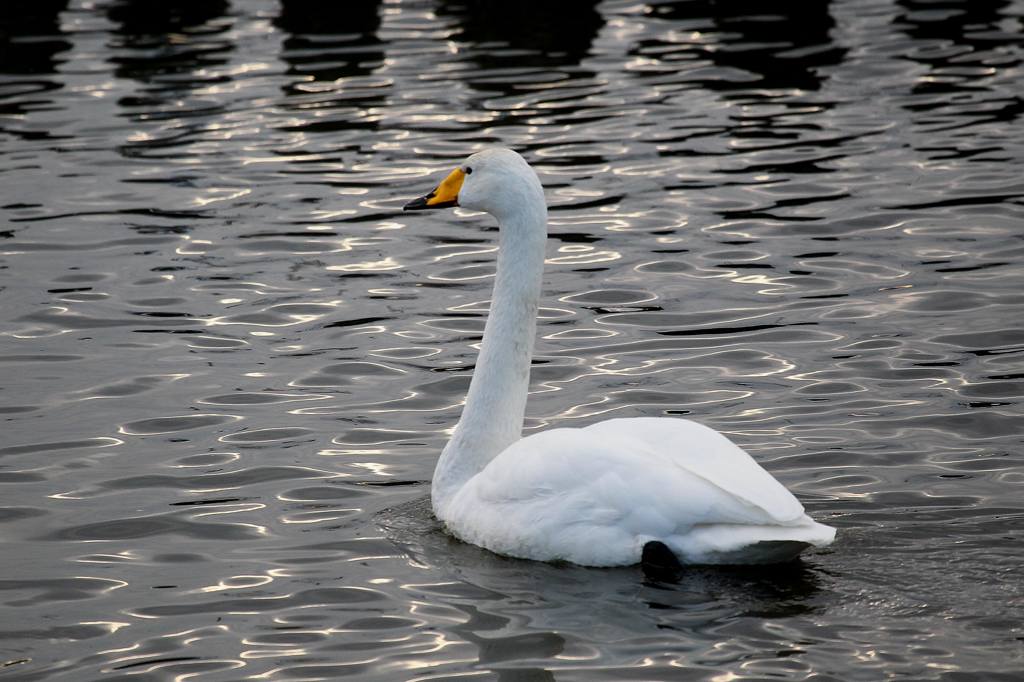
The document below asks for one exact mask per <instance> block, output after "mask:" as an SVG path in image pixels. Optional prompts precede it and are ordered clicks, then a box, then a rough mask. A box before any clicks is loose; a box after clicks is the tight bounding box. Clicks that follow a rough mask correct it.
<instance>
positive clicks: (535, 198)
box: [403, 148, 544, 220]
mask: <svg viewBox="0 0 1024 682" xmlns="http://www.w3.org/2000/svg"><path fill="white" fill-rule="evenodd" d="M538 202H539V204H540V205H541V206H542V207H543V205H544V190H543V188H542V187H541V184H540V180H539V179H538V178H537V174H536V173H535V172H534V171H533V169H532V168H530V166H529V165H528V164H527V163H526V161H525V160H524V159H523V157H521V156H520V155H519V154H517V153H516V152H514V151H512V150H511V149H502V148H495V149H485V150H484V151H481V152H477V153H476V154H473V155H471V156H470V157H469V158H467V159H466V160H465V161H463V162H462V163H461V164H460V165H459V166H458V167H457V168H455V170H453V171H452V172H451V173H449V174H448V177H446V178H445V179H444V180H442V181H441V184H439V185H438V186H437V187H436V188H435V189H434V190H433V191H431V192H430V193H428V194H425V195H424V196H422V197H420V198H418V199H414V200H412V201H410V202H409V203H408V204H406V205H405V206H404V207H403V210H406V211H422V210H426V209H432V208H447V207H449V206H462V207H464V208H468V209H470V210H472V211H483V212H484V213H490V214H491V215H493V216H495V217H496V218H498V219H499V220H501V219H502V217H504V216H510V215H514V214H517V213H522V212H523V211H525V210H528V209H529V208H531V207H534V206H536V205H537V204H538Z"/></svg>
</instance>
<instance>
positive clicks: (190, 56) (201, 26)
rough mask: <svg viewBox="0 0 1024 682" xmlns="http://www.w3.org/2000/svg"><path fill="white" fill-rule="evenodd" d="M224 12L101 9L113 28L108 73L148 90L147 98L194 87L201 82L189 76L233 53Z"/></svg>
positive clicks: (200, 2) (205, 6) (181, 5)
mask: <svg viewBox="0 0 1024 682" xmlns="http://www.w3.org/2000/svg"><path fill="white" fill-rule="evenodd" d="M227 11H228V2H227V0H170V1H168V2H159V3H150V2H144V1H142V0H118V1H117V2H115V3H113V4H111V5H110V6H109V7H108V8H107V17H108V18H109V19H110V20H111V21H113V22H115V23H116V24H117V27H116V28H115V29H114V32H115V35H116V36H117V37H116V38H115V39H114V40H113V41H112V42H111V47H113V48H114V51H115V53H116V54H115V56H114V57H112V58H111V59H110V61H111V62H112V63H113V64H115V70H114V73H115V74H116V75H117V76H118V77H121V78H131V79H133V80H137V81H141V82H143V83H148V84H150V88H149V90H150V91H151V92H152V91H161V90H176V91H180V90H182V89H188V88H195V87H199V86H200V85H202V84H203V83H204V82H206V79H205V78H203V77H201V76H199V75H197V74H196V73H195V72H196V71H198V70H199V69H201V68H204V67H209V66H213V65H218V64H224V63H226V62H227V53H228V52H229V51H230V50H232V49H233V43H232V42H231V41H230V40H229V39H228V37H227V36H226V35H225V33H226V31H227V30H228V28H229V27H230V20H229V19H228V18H227V17H226V16H225V15H226V14H227ZM128 103H130V100H129V101H128Z"/></svg>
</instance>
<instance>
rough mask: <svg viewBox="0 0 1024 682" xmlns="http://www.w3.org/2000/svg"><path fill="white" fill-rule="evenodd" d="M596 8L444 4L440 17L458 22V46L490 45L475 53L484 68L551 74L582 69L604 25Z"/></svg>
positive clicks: (584, 1) (543, 1) (581, 2)
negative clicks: (547, 70)
mask: <svg viewBox="0 0 1024 682" xmlns="http://www.w3.org/2000/svg"><path fill="white" fill-rule="evenodd" d="M596 4H597V3H596V2H594V0H564V1H562V2H551V0H520V1H519V2H503V1H501V0H482V1H477V2H473V1H466V0H441V2H440V4H439V6H438V9H437V14H438V15H439V16H448V17H453V18H455V19H457V20H458V22H459V30H458V33H456V34H455V35H454V36H452V38H453V39H454V40H458V41H464V42H468V43H472V44H474V45H476V46H478V47H481V46H483V45H485V44H486V45H487V48H486V49H481V50H478V51H476V52H475V53H474V59H476V60H477V61H478V62H479V63H480V64H481V66H484V67H499V66H516V67H524V66H532V67H548V68H551V67H557V66H568V65H574V64H579V63H580V61H582V59H583V58H584V57H586V56H587V54H588V53H589V51H590V46H591V43H592V42H593V40H594V37H595V36H596V35H597V32H598V31H599V30H600V28H601V26H603V25H604V19H603V18H602V17H601V15H600V14H599V13H598V11H597V9H595V7H594V5H596ZM493 43H496V44H493Z"/></svg>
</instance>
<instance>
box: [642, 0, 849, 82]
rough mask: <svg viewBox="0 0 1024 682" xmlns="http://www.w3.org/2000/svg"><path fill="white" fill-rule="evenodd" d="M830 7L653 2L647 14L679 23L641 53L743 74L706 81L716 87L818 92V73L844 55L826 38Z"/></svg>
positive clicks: (754, 0)
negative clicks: (697, 61) (704, 62)
mask: <svg viewBox="0 0 1024 682" xmlns="http://www.w3.org/2000/svg"><path fill="white" fill-rule="evenodd" d="M829 4H830V3H829V2H798V1H786V0H774V1H772V2H759V1H758V0H732V1H730V2H716V0H682V1H672V2H652V3H649V5H648V9H647V11H648V14H650V15H651V16H654V17H657V18H660V19H667V20H671V21H673V22H681V25H680V26H679V27H678V30H676V31H672V32H670V33H669V34H668V35H669V39H665V38H658V39H654V40H651V39H646V40H643V41H641V42H640V43H639V44H638V48H639V53H641V54H644V53H648V52H649V53H652V54H656V55H658V56H659V57H660V58H662V59H676V60H686V61H688V62H689V61H691V60H694V59H706V60H710V61H711V62H712V63H713V64H715V65H716V66H718V67H721V68H725V69H729V70H732V69H738V70H739V71H740V72H741V73H738V74H735V75H732V76H727V77H724V78H718V77H716V78H710V79H708V80H707V81H706V82H705V83H704V84H705V85H707V86H708V87H711V88H714V89H719V90H732V89H737V88H748V87H760V88H799V89H801V90H818V89H819V88H820V87H821V81H822V75H821V74H820V73H819V69H821V68H822V67H825V66H830V65H834V64H838V63H839V62H840V61H842V59H843V56H844V55H845V54H846V49H845V48H843V47H840V46H838V45H836V44H835V43H834V42H833V41H832V39H831V37H830V32H831V31H832V29H834V28H835V20H834V19H833V18H832V15H831V13H830V12H829ZM707 33H711V34H712V35H705V34H707ZM744 74H745V75H744Z"/></svg>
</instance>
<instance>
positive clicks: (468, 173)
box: [466, 166, 473, 175]
mask: <svg viewBox="0 0 1024 682" xmlns="http://www.w3.org/2000/svg"><path fill="white" fill-rule="evenodd" d="M472 174H473V167H472V166H466V175H472Z"/></svg>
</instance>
